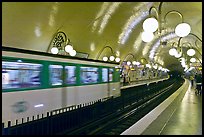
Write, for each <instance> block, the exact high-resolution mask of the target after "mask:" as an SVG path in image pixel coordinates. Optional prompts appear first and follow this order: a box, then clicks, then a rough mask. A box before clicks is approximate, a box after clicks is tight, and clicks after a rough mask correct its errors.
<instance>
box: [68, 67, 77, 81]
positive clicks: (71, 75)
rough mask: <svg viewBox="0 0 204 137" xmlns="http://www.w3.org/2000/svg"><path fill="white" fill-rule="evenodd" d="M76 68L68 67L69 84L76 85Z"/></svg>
mask: <svg viewBox="0 0 204 137" xmlns="http://www.w3.org/2000/svg"><path fill="white" fill-rule="evenodd" d="M75 70H76V66H66V67H65V72H66V83H67V84H76V74H75Z"/></svg>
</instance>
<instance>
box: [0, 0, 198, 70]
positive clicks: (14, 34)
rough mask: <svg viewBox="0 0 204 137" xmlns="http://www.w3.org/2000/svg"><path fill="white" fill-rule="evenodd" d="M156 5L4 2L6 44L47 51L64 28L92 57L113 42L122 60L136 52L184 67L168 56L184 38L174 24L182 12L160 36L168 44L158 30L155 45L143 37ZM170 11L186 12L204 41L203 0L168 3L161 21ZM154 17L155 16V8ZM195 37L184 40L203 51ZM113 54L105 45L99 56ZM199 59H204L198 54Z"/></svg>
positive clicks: (193, 29) (166, 64) (170, 18)
mask: <svg viewBox="0 0 204 137" xmlns="http://www.w3.org/2000/svg"><path fill="white" fill-rule="evenodd" d="M151 6H154V7H156V8H158V6H159V2H3V3H2V8H3V9H2V22H3V24H2V29H3V39H2V45H3V46H7V47H15V48H23V49H29V50H36V51H43V52H46V51H47V49H48V47H49V44H50V41H51V40H52V37H53V34H54V33H56V32H57V30H61V31H63V32H65V33H66V35H67V36H68V38H69V39H70V40H71V43H72V44H73V46H74V49H76V51H77V52H83V53H88V54H89V58H91V59H96V57H97V54H98V53H99V51H100V50H101V49H102V48H103V47H104V46H110V47H112V49H113V50H114V52H116V53H117V54H118V55H119V56H120V58H121V60H123V59H124V58H125V56H126V55H127V54H128V53H132V54H133V55H134V56H135V58H136V59H137V60H140V59H141V58H145V59H146V60H147V62H148V61H155V62H159V63H160V64H162V65H163V67H167V68H168V67H170V66H172V64H174V65H175V64H176V65H178V67H177V68H179V69H181V65H180V62H179V61H178V59H176V58H174V57H171V56H170V55H169V54H168V50H169V49H170V47H171V45H172V43H173V42H178V39H179V38H178V37H177V36H175V35H174V28H175V26H176V25H177V24H178V23H180V22H181V19H180V18H179V16H178V14H169V15H168V16H167V22H166V24H165V25H162V26H163V28H165V30H164V31H163V32H162V34H161V38H163V40H165V41H167V45H166V46H161V45H160V44H159V39H158V38H159V36H158V34H157V33H155V37H154V39H153V40H152V42H150V43H145V42H143V41H142V40H141V32H142V31H143V29H142V23H143V21H144V20H145V18H147V17H148V15H149V14H148V11H149V9H150V7H151ZM170 10H177V11H179V12H180V13H182V15H183V17H184V22H187V23H189V24H190V25H191V33H193V34H195V35H197V36H198V37H199V38H200V39H201V40H202V3H201V2H164V3H163V4H162V8H161V19H162V20H163V18H164V16H165V14H166V13H167V12H168V11H170ZM152 15H156V14H155V12H154V11H152ZM196 40H198V39H197V38H196V37H194V36H187V37H185V38H183V39H182V40H181V43H184V42H189V43H191V45H192V46H193V47H195V48H197V50H199V51H200V53H201V54H202V42H200V41H197V43H196V45H195V41H196ZM182 46H183V47H185V44H183V45H182ZM110 54H111V52H110V50H109V49H105V50H104V52H103V53H102V54H101V55H100V57H99V59H101V58H102V56H103V55H110ZM196 54H197V53H196ZM196 57H197V58H199V59H200V60H201V61H202V58H201V56H200V55H199V54H197V55H196ZM127 59H128V58H127ZM129 59H131V56H130V57H129ZM169 69H171V67H170V68H169Z"/></svg>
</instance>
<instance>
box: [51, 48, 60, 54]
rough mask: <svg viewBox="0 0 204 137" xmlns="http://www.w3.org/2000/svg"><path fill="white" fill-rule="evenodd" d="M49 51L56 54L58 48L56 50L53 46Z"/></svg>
mask: <svg viewBox="0 0 204 137" xmlns="http://www.w3.org/2000/svg"><path fill="white" fill-rule="evenodd" d="M51 52H52V54H57V53H58V52H59V50H58V48H57V47H53V48H52V49H51Z"/></svg>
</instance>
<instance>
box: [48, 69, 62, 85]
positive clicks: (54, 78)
mask: <svg viewBox="0 0 204 137" xmlns="http://www.w3.org/2000/svg"><path fill="white" fill-rule="evenodd" d="M62 70H63V67H62V65H50V66H49V72H50V84H51V85H52V86H55V85H62V82H63V80H62Z"/></svg>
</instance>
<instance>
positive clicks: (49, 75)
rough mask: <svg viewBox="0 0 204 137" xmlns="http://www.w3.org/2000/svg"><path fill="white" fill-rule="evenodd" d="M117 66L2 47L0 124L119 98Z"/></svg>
mask: <svg viewBox="0 0 204 137" xmlns="http://www.w3.org/2000/svg"><path fill="white" fill-rule="evenodd" d="M117 65H118V64H116V63H110V62H109V63H107V62H103V61H95V60H91V59H83V58H77V57H68V56H63V55H53V54H49V53H43V52H37V51H29V50H23V49H16V48H9V47H2V122H6V121H8V120H11V121H13V120H16V119H21V118H26V117H32V116H35V115H37V114H42V113H44V114H46V113H47V112H49V111H52V110H55V109H59V108H63V107H68V106H72V105H78V104H82V103H88V102H91V101H95V100H98V99H102V98H106V97H110V96H114V97H117V96H120V73H119V70H117V69H116V68H115V66H117Z"/></svg>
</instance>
